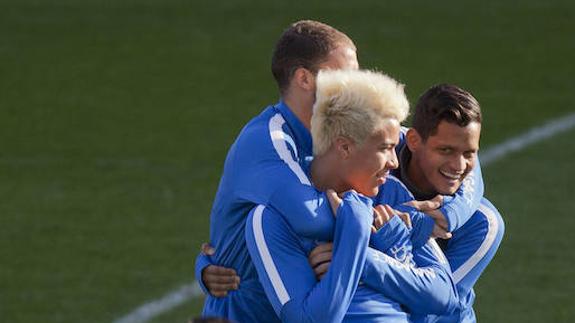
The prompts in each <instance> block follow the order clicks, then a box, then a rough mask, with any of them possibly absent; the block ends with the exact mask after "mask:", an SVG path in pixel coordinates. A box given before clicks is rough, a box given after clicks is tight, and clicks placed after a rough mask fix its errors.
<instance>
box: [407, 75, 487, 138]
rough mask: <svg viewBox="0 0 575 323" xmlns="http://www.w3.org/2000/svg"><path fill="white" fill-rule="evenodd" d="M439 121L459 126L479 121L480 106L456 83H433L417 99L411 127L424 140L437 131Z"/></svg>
mask: <svg viewBox="0 0 575 323" xmlns="http://www.w3.org/2000/svg"><path fill="white" fill-rule="evenodd" d="M441 121H447V122H449V123H454V124H457V125H458V126H460V127H466V126H467V125H468V124H470V123H472V122H478V123H481V107H480V106H479V103H478V102H477V100H476V99H475V98H474V97H473V95H471V93H469V92H467V91H465V90H464V89H462V88H460V87H458V86H456V85H452V84H439V85H435V86H433V87H431V88H430V89H429V90H427V91H425V93H423V94H422V95H421V97H419V100H417V105H416V106H415V114H414V116H413V128H414V129H415V130H416V131H417V133H418V134H419V135H420V136H421V138H422V139H423V141H425V140H427V138H429V137H430V136H433V135H434V134H435V133H437V126H438V125H439V123H441Z"/></svg>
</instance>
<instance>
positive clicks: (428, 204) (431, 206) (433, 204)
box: [404, 200, 441, 212]
mask: <svg viewBox="0 0 575 323" xmlns="http://www.w3.org/2000/svg"><path fill="white" fill-rule="evenodd" d="M404 204H407V205H409V206H412V207H414V208H416V209H417V210H419V211H422V212H425V211H431V210H435V209H437V208H439V207H440V206H441V204H440V203H439V202H437V201H433V200H428V201H415V200H414V201H409V202H406V203H404Z"/></svg>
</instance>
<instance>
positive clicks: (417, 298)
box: [362, 249, 458, 314]
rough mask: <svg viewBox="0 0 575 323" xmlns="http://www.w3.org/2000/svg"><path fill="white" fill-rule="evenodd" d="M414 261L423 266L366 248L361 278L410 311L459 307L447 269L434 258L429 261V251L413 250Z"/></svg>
mask: <svg viewBox="0 0 575 323" xmlns="http://www.w3.org/2000/svg"><path fill="white" fill-rule="evenodd" d="M427 252H428V251H427ZM422 258H423V259H424V260H425V261H428V263H424V262H423V261H421V260H422ZM431 258H432V257H431ZM414 261H416V264H417V263H418V262H419V264H425V266H410V265H407V264H403V263H400V262H398V261H396V260H395V259H393V258H391V257H389V256H387V255H385V254H382V253H380V252H379V251H377V250H373V249H369V250H368V254H367V258H366V265H365V270H364V274H363V276H362V281H363V282H364V283H365V284H367V285H368V286H370V287H371V288H373V289H375V290H377V291H379V292H381V293H382V294H384V295H385V296H387V297H390V298H392V299H393V300H395V301H397V302H398V303H400V304H402V305H404V306H405V307H406V308H408V309H409V310H410V312H412V313H418V314H444V313H447V312H452V311H453V310H454V309H455V308H456V307H457V306H458V298H457V291H456V289H455V285H454V283H453V281H452V278H451V276H450V274H449V272H448V271H446V268H445V267H444V266H443V265H441V264H440V263H439V261H438V260H437V259H435V260H434V261H430V257H429V255H428V254H425V255H424V256H421V255H419V254H418V253H417V252H416V253H414ZM419 264H418V265H419Z"/></svg>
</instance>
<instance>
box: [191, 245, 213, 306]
mask: <svg viewBox="0 0 575 323" xmlns="http://www.w3.org/2000/svg"><path fill="white" fill-rule="evenodd" d="M209 265H213V264H212V260H211V258H210V257H209V256H206V255H205V254H203V253H201V252H200V254H199V255H198V256H197V257H196V270H195V272H194V275H195V276H196V280H197V281H198V284H199V285H200V288H201V289H202V291H204V294H206V295H209V294H210V292H209V291H208V288H207V287H206V285H204V282H203V281H202V271H203V270H204V268H206V267H207V266H209Z"/></svg>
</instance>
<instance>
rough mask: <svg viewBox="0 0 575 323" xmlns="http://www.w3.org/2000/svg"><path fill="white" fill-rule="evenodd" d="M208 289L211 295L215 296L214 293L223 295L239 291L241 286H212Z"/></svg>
mask: <svg viewBox="0 0 575 323" xmlns="http://www.w3.org/2000/svg"><path fill="white" fill-rule="evenodd" d="M206 287H208V290H209V291H210V294H214V293H221V292H229V291H231V290H237V289H238V287H239V285H238V284H210V285H208V286H206Z"/></svg>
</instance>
